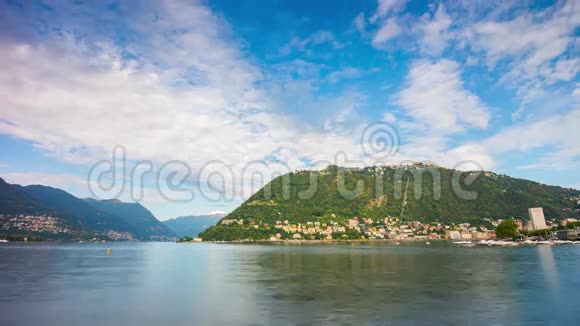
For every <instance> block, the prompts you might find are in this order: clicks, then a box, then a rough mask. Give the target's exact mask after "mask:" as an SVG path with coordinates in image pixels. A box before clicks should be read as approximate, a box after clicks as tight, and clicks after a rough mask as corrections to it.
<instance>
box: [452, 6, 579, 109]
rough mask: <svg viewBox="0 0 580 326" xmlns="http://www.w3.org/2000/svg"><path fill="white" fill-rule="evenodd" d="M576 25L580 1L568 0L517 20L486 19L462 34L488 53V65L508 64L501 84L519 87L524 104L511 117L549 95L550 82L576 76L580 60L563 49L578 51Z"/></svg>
mask: <svg viewBox="0 0 580 326" xmlns="http://www.w3.org/2000/svg"><path fill="white" fill-rule="evenodd" d="M578 27H580V6H577V5H575V2H574V1H565V2H559V3H557V4H555V5H554V6H552V7H548V8H547V9H544V10H541V11H533V12H532V11H527V12H524V13H522V14H519V15H517V16H516V17H515V18H513V19H508V20H500V19H498V18H497V17H491V18H490V19H485V20H483V21H481V22H478V23H476V24H474V25H473V26H469V27H468V28H466V30H465V31H464V32H463V33H462V36H463V38H464V40H465V41H466V42H467V44H469V45H470V46H471V47H472V48H473V49H474V50H475V51H478V52H481V53H483V54H485V55H486V61H487V65H488V66H489V67H490V68H494V67H495V66H496V64H497V63H498V62H500V61H501V62H505V63H507V64H508V69H509V70H508V72H507V73H504V74H503V77H502V79H501V83H503V84H506V85H509V86H510V87H512V88H514V89H516V90H517V94H518V96H519V97H520V98H521V105H520V107H519V108H518V110H517V111H516V112H515V113H514V114H513V116H514V118H520V117H521V116H522V115H523V113H524V111H525V109H526V107H527V106H528V105H529V104H530V103H532V102H533V101H535V100H538V99H540V98H543V97H545V96H546V87H547V86H549V85H550V84H553V83H554V82H556V81H558V80H571V79H573V78H575V76H576V74H577V72H578V61H577V59H576V58H566V56H565V53H566V52H567V51H569V49H571V50H570V51H572V53H573V52H574V49H573V48H574V46H575V45H574V44H575V40H576V37H575V33H576V32H575V31H576V30H577V28H578Z"/></svg>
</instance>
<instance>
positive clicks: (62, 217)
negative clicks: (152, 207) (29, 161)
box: [0, 178, 176, 240]
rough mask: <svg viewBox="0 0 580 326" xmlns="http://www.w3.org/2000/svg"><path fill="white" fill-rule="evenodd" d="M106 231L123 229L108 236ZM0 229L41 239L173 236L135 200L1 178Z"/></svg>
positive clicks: (152, 237) (158, 238) (140, 238)
mask: <svg viewBox="0 0 580 326" xmlns="http://www.w3.org/2000/svg"><path fill="white" fill-rule="evenodd" d="M111 231H112V232H116V233H122V234H114V235H110V232H111ZM0 234H2V235H10V236H14V235H18V236H19V238H22V237H24V236H35V237H40V238H42V239H77V238H83V239H84V238H89V239H91V238H93V237H96V238H99V239H101V238H102V239H115V238H116V239H130V238H131V237H133V238H134V239H139V240H165V239H168V238H171V239H172V238H175V237H176V235H175V234H174V233H173V231H171V230H170V229H169V228H168V227H167V226H165V225H164V224H163V223H161V222H160V221H158V220H157V219H156V218H155V216H153V214H151V212H150V211H148V210H147V209H146V208H145V207H143V206H141V205H140V204H138V203H123V202H121V201H118V200H103V201H99V200H95V199H80V198H77V197H75V196H73V195H71V194H70V193H68V192H66V191H64V190H61V189H57V188H52V187H47V186H41V185H31V186H25V187H23V186H20V185H11V184H8V183H6V182H5V181H4V180H3V179H1V178H0ZM111 236H113V237H114V238H111Z"/></svg>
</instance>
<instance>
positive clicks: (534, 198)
mask: <svg viewBox="0 0 580 326" xmlns="http://www.w3.org/2000/svg"><path fill="white" fill-rule="evenodd" d="M453 180H456V182H454V181H453ZM357 184H359V187H360V189H359V190H360V191H353V190H355V189H356V187H357ZM454 184H455V186H454ZM308 189H311V190H313V191H311V192H310V193H309V192H308ZM341 189H342V191H341ZM349 191H350V193H349ZM465 192H471V195H473V196H474V197H473V198H468V197H469V196H467V195H465ZM578 200H580V191H578V190H575V189H567V188H562V187H557V186H548V185H543V184H540V183H537V182H534V181H529V180H523V179H517V178H512V177H509V176H505V175H499V174H495V173H492V172H467V173H461V172H459V171H455V170H450V169H445V168H441V167H435V166H426V165H423V164H415V165H410V166H400V167H389V166H376V167H369V168H365V169H345V168H339V167H336V166H330V167H328V168H327V169H325V170H322V171H300V172H295V173H290V174H286V175H284V176H281V177H278V178H275V179H274V180H272V181H271V182H270V183H269V184H268V185H266V186H265V187H264V188H262V189H260V190H259V191H258V192H257V193H255V194H254V195H253V196H251V197H250V198H249V199H248V200H247V201H246V202H244V203H243V204H242V205H241V206H240V207H238V208H237V209H236V210H234V211H233V212H232V213H231V214H229V215H228V216H226V217H225V218H224V220H232V219H236V220H240V219H241V220H243V225H239V224H238V223H231V224H230V225H228V226H225V225H221V224H220V223H218V226H214V227H211V228H209V229H208V230H206V231H205V232H204V233H202V234H200V236H201V237H203V238H204V240H233V239H238V238H248V237H252V238H254V239H259V238H267V237H269V236H270V235H271V234H272V233H275V232H273V231H269V232H266V231H264V230H261V229H255V228H254V227H249V224H262V225H263V223H268V224H269V225H273V224H275V223H276V221H283V220H288V221H289V223H306V222H321V223H326V222H330V221H335V222H337V221H338V222H341V223H342V224H344V223H345V221H346V220H347V219H352V218H354V217H361V218H362V217H365V218H371V219H373V220H378V219H383V218H384V217H388V216H390V217H398V218H402V220H403V221H420V222H423V223H426V222H434V221H439V222H444V223H459V222H470V223H472V224H474V225H481V224H485V220H484V219H499V218H508V217H514V218H520V219H523V220H527V219H528V208H530V207H543V209H544V214H545V216H546V218H547V219H561V218H564V217H575V218H580V206H579V205H578Z"/></svg>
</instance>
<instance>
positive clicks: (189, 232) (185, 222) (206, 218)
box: [163, 214, 225, 237]
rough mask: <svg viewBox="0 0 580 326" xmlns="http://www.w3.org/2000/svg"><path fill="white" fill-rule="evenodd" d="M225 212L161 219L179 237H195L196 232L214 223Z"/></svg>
mask: <svg viewBox="0 0 580 326" xmlns="http://www.w3.org/2000/svg"><path fill="white" fill-rule="evenodd" d="M224 216H225V214H211V215H197V216H195V215H189V216H180V217H177V218H173V219H170V220H166V221H163V223H164V224H165V225H167V226H168V227H169V228H170V229H171V230H172V231H173V232H175V234H177V235H178V236H179V237H196V236H197V234H198V233H200V232H202V231H204V230H205V229H207V228H209V227H210V226H212V225H215V224H216V223H217V222H218V221H219V220H220V219H222V218H223V217H224Z"/></svg>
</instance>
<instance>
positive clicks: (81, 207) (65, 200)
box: [19, 185, 131, 232]
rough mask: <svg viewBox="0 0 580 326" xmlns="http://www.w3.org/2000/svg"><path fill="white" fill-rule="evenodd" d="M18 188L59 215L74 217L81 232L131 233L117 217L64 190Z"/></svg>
mask: <svg viewBox="0 0 580 326" xmlns="http://www.w3.org/2000/svg"><path fill="white" fill-rule="evenodd" d="M19 187H20V189H22V190H23V191H25V192H26V193H27V194H28V195H30V196H31V197H32V198H34V199H36V200H37V201H39V202H41V203H42V204H43V205H45V206H47V207H49V208H51V209H53V210H56V211H58V212H60V213H61V214H60V215H66V216H68V217H74V218H75V219H76V220H77V221H78V223H79V224H80V225H81V227H82V231H97V232H99V231H107V230H114V231H119V232H130V231H131V228H130V227H129V225H128V224H127V223H126V222H125V221H123V219H121V218H120V217H119V216H116V215H114V214H110V213H107V212H103V211H101V210H99V209H97V208H95V207H94V206H92V205H90V204H89V203H87V202H86V201H85V200H83V199H80V198H77V197H75V196H73V195H71V194H69V193H68V192H66V191H64V190H61V189H57V188H52V187H48V186H40V185H31V186H26V187H21V186H19Z"/></svg>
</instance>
